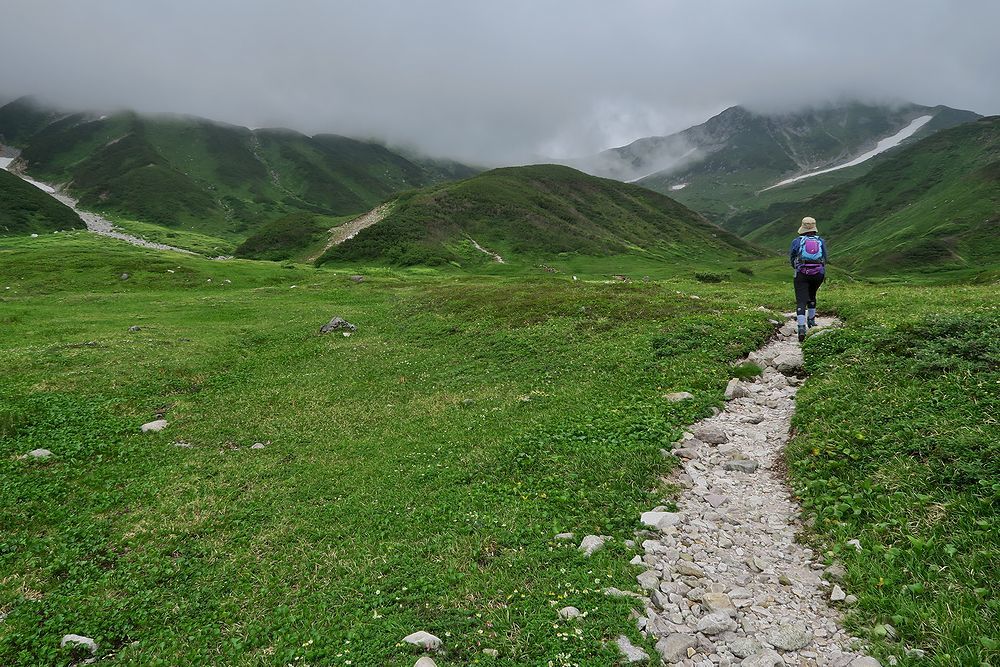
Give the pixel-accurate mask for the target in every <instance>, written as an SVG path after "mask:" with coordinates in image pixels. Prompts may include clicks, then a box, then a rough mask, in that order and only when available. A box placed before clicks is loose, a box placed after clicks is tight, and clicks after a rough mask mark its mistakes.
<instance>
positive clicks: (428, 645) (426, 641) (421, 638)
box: [403, 630, 441, 651]
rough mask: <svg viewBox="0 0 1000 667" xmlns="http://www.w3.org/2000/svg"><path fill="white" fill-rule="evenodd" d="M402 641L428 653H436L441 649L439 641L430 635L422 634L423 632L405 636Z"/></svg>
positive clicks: (427, 633)
mask: <svg viewBox="0 0 1000 667" xmlns="http://www.w3.org/2000/svg"><path fill="white" fill-rule="evenodd" d="M403 641H404V642H406V643H407V644H413V645H414V646H419V647H420V648H424V649H427V650H428V651H436V650H437V649H439V648H441V640H440V639H439V638H438V637H435V636H434V635H432V634H431V633H429V632H424V631H423V630H419V631H417V632H414V633H413V634H409V635H406V636H405V637H403Z"/></svg>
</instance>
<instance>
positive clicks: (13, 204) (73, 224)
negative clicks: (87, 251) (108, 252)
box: [0, 169, 84, 236]
mask: <svg viewBox="0 0 1000 667" xmlns="http://www.w3.org/2000/svg"><path fill="white" fill-rule="evenodd" d="M80 227H84V224H83V221H82V220H80V217H79V216H78V215H77V214H76V213H74V212H73V210H72V209H70V208H69V207H68V206H66V205H64V204H61V203H60V202H58V201H56V200H55V199H53V198H52V197H50V196H49V195H47V194H46V193H44V192H42V191H41V190H39V189H38V188H36V187H35V186H34V185H31V184H30V183H26V182H24V181H23V180H21V179H20V178H18V177H17V176H15V175H14V174H11V173H8V172H6V171H4V170H2V169H0V236H5V235H20V234H43V233H45V232H52V231H56V230H63V229H77V228H80Z"/></svg>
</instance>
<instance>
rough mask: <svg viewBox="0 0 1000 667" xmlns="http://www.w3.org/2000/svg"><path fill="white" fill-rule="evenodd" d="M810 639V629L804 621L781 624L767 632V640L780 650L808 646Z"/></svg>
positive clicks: (794, 649) (811, 634)
mask: <svg viewBox="0 0 1000 667" xmlns="http://www.w3.org/2000/svg"><path fill="white" fill-rule="evenodd" d="M812 639H813V633H812V630H810V629H809V628H807V627H806V626H805V624H804V623H786V624H781V625H778V626H777V627H773V628H771V630H770V631H769V632H768V633H767V641H768V642H770V644H771V645H772V646H774V647H775V648H780V649H781V650H782V651H798V650H799V649H800V648H805V647H806V646H808V645H809V643H810V642H811V641H812Z"/></svg>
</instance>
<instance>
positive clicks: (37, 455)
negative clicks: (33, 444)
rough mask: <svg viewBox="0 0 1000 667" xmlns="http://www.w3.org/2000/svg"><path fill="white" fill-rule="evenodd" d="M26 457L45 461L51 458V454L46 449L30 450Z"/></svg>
mask: <svg viewBox="0 0 1000 667" xmlns="http://www.w3.org/2000/svg"><path fill="white" fill-rule="evenodd" d="M28 456H30V457H31V458H33V459H47V458H49V457H50V456H52V452H50V451H49V450H47V449H32V450H31V451H30V452H28Z"/></svg>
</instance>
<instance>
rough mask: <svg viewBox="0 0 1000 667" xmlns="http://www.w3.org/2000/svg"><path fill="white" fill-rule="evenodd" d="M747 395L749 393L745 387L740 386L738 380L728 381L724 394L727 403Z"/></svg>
mask: <svg viewBox="0 0 1000 667" xmlns="http://www.w3.org/2000/svg"><path fill="white" fill-rule="evenodd" d="M749 395H750V392H749V391H747V388H746V387H744V386H743V385H742V384H740V381H739V379H738V378H733V379H732V380H730V381H729V384H727V385H726V392H725V394H724V396H725V398H726V400H727V401H732V400H734V399H737V398H746V397H747V396H749Z"/></svg>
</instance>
